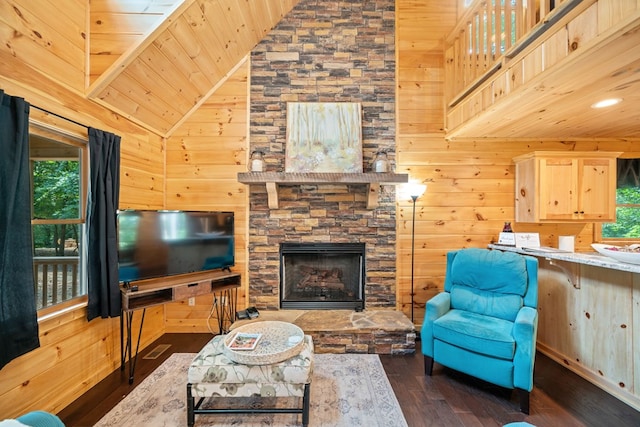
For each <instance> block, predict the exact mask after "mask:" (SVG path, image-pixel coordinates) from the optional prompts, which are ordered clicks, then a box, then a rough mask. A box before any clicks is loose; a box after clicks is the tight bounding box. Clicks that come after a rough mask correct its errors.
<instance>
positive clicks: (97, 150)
mask: <svg viewBox="0 0 640 427" xmlns="http://www.w3.org/2000/svg"><path fill="white" fill-rule="evenodd" d="M89 156H90V159H91V162H90V163H91V166H90V187H89V197H88V203H87V239H88V245H87V246H88V247H87V256H88V258H87V279H88V283H87V286H88V288H87V294H88V297H89V301H88V305H87V319H88V320H91V319H94V318H96V317H98V316H99V317H102V318H107V317H117V316H120V307H121V300H120V287H119V284H118V235H117V224H116V223H117V209H118V201H119V190H120V137H119V136H117V135H114V134H112V133H109V132H105V131H101V130H99V129H94V128H89Z"/></svg>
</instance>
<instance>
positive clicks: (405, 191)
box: [399, 181, 427, 200]
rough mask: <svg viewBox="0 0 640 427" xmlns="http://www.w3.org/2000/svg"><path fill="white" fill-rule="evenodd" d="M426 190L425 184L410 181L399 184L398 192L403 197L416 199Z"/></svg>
mask: <svg viewBox="0 0 640 427" xmlns="http://www.w3.org/2000/svg"><path fill="white" fill-rule="evenodd" d="M426 190H427V186H426V185H424V184H420V183H419V182H415V181H411V182H408V183H406V184H404V185H402V186H401V188H400V191H399V194H400V196H401V197H402V198H403V199H404V198H405V197H406V198H407V199H414V200H415V199H417V198H418V197H420V196H422V195H423V194H424V192H425V191H426Z"/></svg>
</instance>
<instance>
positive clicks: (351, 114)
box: [285, 102, 363, 173]
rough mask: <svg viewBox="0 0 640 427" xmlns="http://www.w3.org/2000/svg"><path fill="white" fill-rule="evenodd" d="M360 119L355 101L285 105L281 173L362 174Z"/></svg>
mask: <svg viewBox="0 0 640 427" xmlns="http://www.w3.org/2000/svg"><path fill="white" fill-rule="evenodd" d="M361 117H362V109H361V106H360V103H356V102H289V103H287V140H286V151H285V172H289V173H293V172H341V173H362V171H363V169H362V120H361Z"/></svg>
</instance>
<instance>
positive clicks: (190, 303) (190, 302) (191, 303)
mask: <svg viewBox="0 0 640 427" xmlns="http://www.w3.org/2000/svg"><path fill="white" fill-rule="evenodd" d="M189 305H190V306H194V305H196V298H195V297H191V298H189Z"/></svg>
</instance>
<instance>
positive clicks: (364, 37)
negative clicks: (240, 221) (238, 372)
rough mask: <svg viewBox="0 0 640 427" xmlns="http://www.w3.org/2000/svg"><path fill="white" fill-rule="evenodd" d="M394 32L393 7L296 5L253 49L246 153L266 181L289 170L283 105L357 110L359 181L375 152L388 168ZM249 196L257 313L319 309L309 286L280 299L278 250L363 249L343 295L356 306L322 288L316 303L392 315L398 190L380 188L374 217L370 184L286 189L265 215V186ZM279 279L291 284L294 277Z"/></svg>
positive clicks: (329, 1)
mask: <svg viewBox="0 0 640 427" xmlns="http://www.w3.org/2000/svg"><path fill="white" fill-rule="evenodd" d="M394 28H395V2H394V1H393V0H370V1H366V2H362V1H361V0H340V1H334V0H323V1H317V0H301V1H300V2H299V3H298V4H297V5H296V6H295V7H294V8H293V10H292V11H291V12H290V13H289V14H288V15H287V16H285V17H284V18H283V19H282V21H281V22H280V23H279V24H278V25H277V26H276V27H275V28H274V29H273V30H272V31H271V32H270V33H269V34H268V35H267V36H266V37H265V38H264V39H263V40H262V41H261V42H260V43H259V44H258V45H257V46H256V47H255V48H254V50H253V51H252V53H251V82H250V90H251V93H250V99H251V112H250V146H249V150H250V152H252V151H260V152H262V153H264V164H265V172H283V171H284V168H285V147H286V132H287V129H286V112H287V103H288V102H357V103H360V104H361V106H362V151H363V152H362V154H363V156H362V157H363V165H364V168H363V169H364V170H363V172H370V171H371V165H372V163H373V159H374V158H375V155H376V153H377V152H378V151H384V152H386V153H387V157H388V158H389V161H390V163H391V165H392V169H393V165H394V163H395V134H396V131H395V126H396V120H395V31H394ZM248 188H249V191H250V194H249V204H250V209H249V227H248V228H249V236H248V239H249V240H248V242H247V247H248V257H249V258H248V260H247V264H248V269H249V277H248V283H249V289H248V292H249V294H248V299H249V303H250V305H253V306H256V307H257V308H258V309H259V310H280V309H281V308H286V307H287V305H288V304H289V302H294V301H290V300H292V299H293V300H302V301H298V302H304V304H307V306H308V305H309V304H312V305H315V304H316V302H313V303H309V304H308V303H307V299H308V297H309V293H310V292H311V290H312V289H313V288H321V286H310V287H307V288H306V292H307V293H306V294H304V295H301V294H300V292H299V291H300V289H296V291H297V292H292V293H290V294H286V293H287V292H289V291H288V290H287V289H286V287H285V290H284V293H285V295H281V294H282V289H283V288H282V284H281V269H280V262H281V245H283V244H287V245H288V244H305V245H306V244H313V245H326V244H339V245H360V246H361V247H362V248H364V249H363V255H362V257H363V260H362V269H363V271H362V275H361V277H362V281H363V282H362V283H361V288H359V289H353V290H349V291H348V292H352V293H353V299H354V301H348V302H345V301H343V300H345V299H346V298H344V296H340V297H337V296H336V295H335V293H334V295H330V294H329V293H328V288H327V287H326V286H325V288H326V289H325V291H324V294H323V293H322V292H320V294H319V296H318V298H320V299H321V298H325V299H329V300H335V301H334V304H336V305H338V306H340V305H343V306H344V307H348V308H350V309H354V310H361V309H363V308H366V309H367V310H369V309H376V308H386V309H392V310H393V309H395V307H396V197H395V186H394V185H382V186H381V189H380V192H379V194H378V195H377V204H376V206H375V207H373V208H372V207H369V205H368V203H367V199H368V197H369V186H368V185H366V184H354V183H346V184H345V183H341V182H327V183H323V184H291V185H289V184H282V185H279V186H278V201H279V204H278V206H277V208H274V209H271V208H270V207H269V203H268V190H267V188H265V186H264V184H263V185H250V186H249V187H248ZM314 268H316V267H314V266H312V267H311V270H313V269H314ZM334 268H338V269H339V268H342V267H331V268H325V267H319V268H318V269H324V270H329V271H327V272H324V273H323V274H328V275H331V274H334V275H340V274H342V275H343V277H344V275H345V273H344V272H342V273H339V272H338V271H335V270H334ZM307 269H309V267H308V268H307ZM285 274H286V276H288V277H290V276H291V275H292V274H293V273H285ZM299 280H304V279H299ZM307 280H308V281H311V280H321V279H317V278H316V279H314V278H307ZM294 286H297V285H294ZM333 286H337V287H340V286H341V285H339V284H337V283H336V284H334V285H333ZM349 286H350V285H349ZM334 297H335V298H334ZM281 301H282V302H281ZM304 304H303V305H304ZM281 305H282V306H281ZM294 305H295V304H294ZM334 308H335V307H334Z"/></svg>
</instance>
